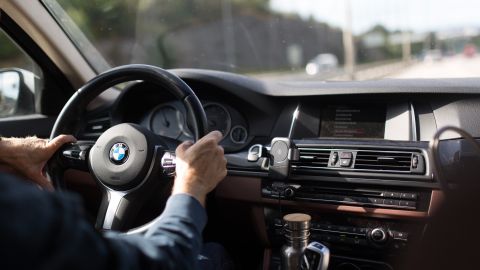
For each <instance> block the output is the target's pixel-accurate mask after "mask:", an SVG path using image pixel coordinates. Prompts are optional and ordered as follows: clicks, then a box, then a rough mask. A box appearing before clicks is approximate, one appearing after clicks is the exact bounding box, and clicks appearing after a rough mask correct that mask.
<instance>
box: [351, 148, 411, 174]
mask: <svg viewBox="0 0 480 270" xmlns="http://www.w3.org/2000/svg"><path fill="white" fill-rule="evenodd" d="M413 156H414V154H413V153H411V152H387V151H358V152H357V156H356V158H355V165H354V168H355V169H360V170H373V171H390V172H392V171H393V172H410V170H411V168H412V160H413ZM417 159H418V157H417ZM417 163H418V160H417Z"/></svg>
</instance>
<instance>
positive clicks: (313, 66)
mask: <svg viewBox="0 0 480 270" xmlns="http://www.w3.org/2000/svg"><path fill="white" fill-rule="evenodd" d="M337 67H338V58H337V57H336V56H335V55H333V54H331V53H322V54H319V55H317V56H316V57H315V58H313V59H312V60H310V61H309V62H308V64H307V66H306V67H305V71H306V72H307V74H308V75H316V74H318V73H320V72H322V71H332V70H334V69H336V68H337Z"/></svg>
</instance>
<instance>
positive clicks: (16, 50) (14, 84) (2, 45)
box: [0, 30, 43, 118]
mask: <svg viewBox="0 0 480 270" xmlns="http://www.w3.org/2000/svg"><path fill="white" fill-rule="evenodd" d="M42 78H43V74H42V71H41V69H40V68H39V67H38V65H37V64H36V63H35V62H34V61H33V60H32V58H30V57H29V56H28V55H27V54H26V53H25V52H24V51H23V50H22V49H21V48H20V47H19V46H18V45H17V44H16V43H15V42H14V41H13V40H11V39H10V38H9V37H8V36H7V34H5V32H3V31H2V30H0V118H5V117H9V116H17V115H27V114H33V113H35V112H36V109H35V96H36V95H35V93H37V92H38V91H40V90H41V88H42V85H43V83H42V82H43V80H42Z"/></svg>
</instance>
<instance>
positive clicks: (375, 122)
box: [320, 105, 386, 139]
mask: <svg viewBox="0 0 480 270" xmlns="http://www.w3.org/2000/svg"><path fill="white" fill-rule="evenodd" d="M385 117H386V108H385V107H382V106H370V105H362V106H343V105H339V106H327V107H324V108H323V110H322V119H321V123H320V137H334V138H379V139H383V138H384V135H385Z"/></svg>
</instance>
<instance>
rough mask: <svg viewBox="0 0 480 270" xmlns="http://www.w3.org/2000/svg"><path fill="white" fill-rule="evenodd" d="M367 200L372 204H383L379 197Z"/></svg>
mask: <svg viewBox="0 0 480 270" xmlns="http://www.w3.org/2000/svg"><path fill="white" fill-rule="evenodd" d="M368 201H369V202H370V203H373V204H383V201H384V199H380V198H368Z"/></svg>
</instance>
